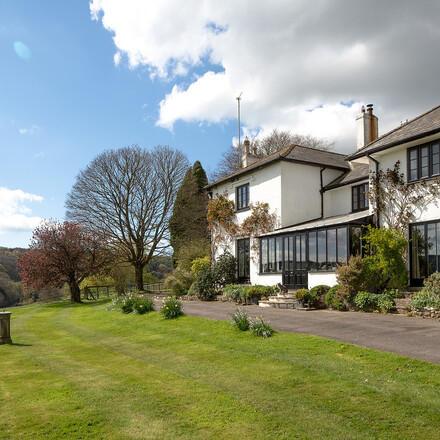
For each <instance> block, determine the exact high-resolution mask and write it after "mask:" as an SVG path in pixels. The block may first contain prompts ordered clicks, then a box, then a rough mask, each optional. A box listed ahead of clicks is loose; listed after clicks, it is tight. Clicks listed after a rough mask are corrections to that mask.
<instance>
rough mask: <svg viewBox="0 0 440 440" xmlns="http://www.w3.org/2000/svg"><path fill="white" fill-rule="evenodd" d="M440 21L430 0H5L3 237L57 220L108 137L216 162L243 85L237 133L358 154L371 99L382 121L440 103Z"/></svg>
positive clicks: (5, 242)
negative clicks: (309, 138)
mask: <svg viewBox="0 0 440 440" xmlns="http://www.w3.org/2000/svg"><path fill="white" fill-rule="evenodd" d="M394 3H395V4H394ZM439 18H440V5H439V3H438V2H435V1H429V0H420V1H419V2H412V1H410V0H402V1H400V2H386V3H383V2H382V1H380V0H371V1H369V2H365V1H358V0H353V1H351V2H348V3H347V2H343V1H340V0H334V1H317V2H316V3H314V4H313V7H312V6H311V3H310V2H309V1H308V0H275V1H274V2H255V1H253V0H242V1H240V2H236V1H232V0H224V1H223V2H218V1H214V0H187V1H186V2H185V7H184V8H182V3H181V2H179V1H177V0H162V1H161V2H157V1H153V0H144V1H136V0H125V1H123V2H122V1H120V0H91V1H90V2H88V1H84V0H82V1H68V2H66V1H59V0H58V1H52V0H45V1H44V2H35V1H24V0H0V56H1V69H0V153H1V158H2V159H1V164H2V167H1V173H0V246H8V247H14V246H22V247H26V246H27V245H28V243H29V240H30V237H31V232H32V229H33V227H34V226H35V225H36V224H38V222H39V221H40V220H41V219H43V218H51V219H57V220H62V219H63V217H64V201H65V197H66V194H67V193H68V192H69V190H70V188H71V187H72V184H73V183H74V180H75V176H76V175H77V173H78V172H79V171H80V170H81V169H83V168H84V167H85V166H87V164H88V163H89V162H90V161H91V160H92V159H93V157H95V156H96V155H97V154H99V153H101V152H102V151H104V150H105V149H110V148H118V147H123V146H127V145H132V144H138V145H140V146H142V147H145V148H152V147H154V146H156V145H170V146H172V147H175V148H178V149H180V150H182V151H183V152H185V153H186V154H187V156H188V158H189V160H190V161H191V162H194V161H195V160H200V161H201V162H202V165H203V166H204V167H205V169H206V170H207V171H209V170H213V169H214V168H215V165H216V163H217V162H218V160H219V159H220V158H221V154H222V153H223V152H224V151H225V150H226V149H227V148H228V147H229V146H230V145H231V144H232V143H233V142H234V138H235V137H236V136H237V121H236V114H237V105H236V100H235V97H236V96H238V95H239V93H240V92H243V95H242V101H241V102H242V105H241V107H242V123H243V132H242V136H245V135H249V136H256V135H260V136H261V135H264V134H265V133H268V132H270V131H271V130H272V129H273V128H279V129H288V130H291V131H292V132H296V133H299V134H305V135H313V136H317V137H326V138H327V139H328V140H330V141H334V142H335V149H336V151H340V152H347V153H348V152H351V151H353V148H354V144H355V131H354V119H355V116H356V114H357V113H358V112H359V110H360V107H361V105H362V104H366V103H370V102H373V103H374V104H375V113H376V114H377V115H378V116H379V131H380V133H384V132H386V131H388V130H390V129H392V128H394V127H395V126H397V125H398V124H399V123H400V121H402V120H405V119H410V118H412V117H415V116H417V115H418V114H420V113H422V112H423V111H426V110H428V109H430V108H432V107H434V106H435V105H438V104H439V103H440V102H439V101H438V96H439V93H438V92H439V91H440V90H439V88H440V87H439V85H438V77H439V75H440V59H439V57H436V56H433V54H435V53H437V51H438V47H439V43H440V31H439V30H438V29H439V27H438V24H437V23H438V19H439Z"/></svg>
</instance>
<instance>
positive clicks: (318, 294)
mask: <svg viewBox="0 0 440 440" xmlns="http://www.w3.org/2000/svg"><path fill="white" fill-rule="evenodd" d="M329 290H330V286H326V285H324V284H321V285H319V286H315V287H312V288H311V289H310V303H311V304H310V305H311V306H312V307H315V308H317V309H324V308H325V295H326V294H327V292H328V291H329Z"/></svg>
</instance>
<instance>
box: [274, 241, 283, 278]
mask: <svg viewBox="0 0 440 440" xmlns="http://www.w3.org/2000/svg"><path fill="white" fill-rule="evenodd" d="M282 270H283V237H277V266H276V271H277V272H280V271H282Z"/></svg>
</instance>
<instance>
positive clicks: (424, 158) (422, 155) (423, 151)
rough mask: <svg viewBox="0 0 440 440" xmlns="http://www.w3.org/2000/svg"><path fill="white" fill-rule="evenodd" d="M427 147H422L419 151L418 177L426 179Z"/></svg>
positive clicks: (427, 170) (427, 165) (427, 167)
mask: <svg viewBox="0 0 440 440" xmlns="http://www.w3.org/2000/svg"><path fill="white" fill-rule="evenodd" d="M428 156H429V147H422V148H421V149H420V163H421V167H420V177H428V176H429V161H428Z"/></svg>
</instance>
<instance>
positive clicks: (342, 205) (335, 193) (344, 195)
mask: <svg viewBox="0 0 440 440" xmlns="http://www.w3.org/2000/svg"><path fill="white" fill-rule="evenodd" d="M357 184H359V183H357ZM350 212H351V185H346V186H341V187H339V188H335V189H332V190H329V191H326V192H325V193H324V217H332V216H334V215H341V214H349V213H350Z"/></svg>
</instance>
